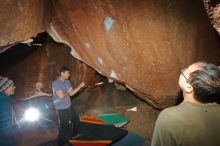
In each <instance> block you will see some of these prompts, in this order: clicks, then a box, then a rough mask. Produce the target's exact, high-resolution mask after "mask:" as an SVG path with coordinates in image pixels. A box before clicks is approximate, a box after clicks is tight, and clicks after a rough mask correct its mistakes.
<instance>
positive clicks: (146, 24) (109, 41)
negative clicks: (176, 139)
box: [47, 0, 219, 108]
mask: <svg viewBox="0 0 220 146" xmlns="http://www.w3.org/2000/svg"><path fill="white" fill-rule="evenodd" d="M52 8H53V17H52V21H51V23H50V27H49V28H48V29H47V32H48V33H49V34H50V35H51V36H52V37H53V38H54V40H56V41H58V42H62V43H65V44H67V45H68V46H70V47H71V49H72V52H71V53H72V55H73V56H74V57H76V58H78V59H80V60H82V61H83V62H85V63H86V64H88V65H89V66H91V67H92V68H94V69H95V70H97V71H98V72H100V73H101V74H103V75H105V76H107V77H109V78H112V79H114V80H117V81H120V82H122V83H124V84H126V86H127V87H128V88H129V89H131V90H132V91H133V92H134V93H135V94H137V95H138V96H140V97H141V98H142V99H144V100H145V101H147V102H149V103H150V104H152V105H153V106H155V107H158V108H164V107H167V106H170V105H173V104H174V101H175V99H176V97H175V96H176V95H177V92H178V90H179V87H178V77H179V72H180V69H182V68H184V67H186V66H188V65H189V64H191V63H193V62H195V61H199V60H205V61H210V62H215V61H216V60H217V58H218V57H219V50H218V49H219V44H218V41H217V38H216V36H215V34H214V31H213V29H212V26H211V24H210V23H209V21H208V17H207V14H206V12H205V9H204V5H203V3H202V1H200V0H193V1H191V0H184V1H175V0H171V1H164V0H157V1H155V0H148V1H144V0H143V1H137V0H105V1H101V0H94V1H90V0H81V1H78V0H62V1H56V0H53V2H52Z"/></svg>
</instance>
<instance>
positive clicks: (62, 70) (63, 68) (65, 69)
mask: <svg viewBox="0 0 220 146" xmlns="http://www.w3.org/2000/svg"><path fill="white" fill-rule="evenodd" d="M65 71H70V69H69V68H68V67H66V66H63V67H61V68H60V70H59V74H61V73H62V72H65Z"/></svg>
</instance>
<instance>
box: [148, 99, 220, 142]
mask: <svg viewBox="0 0 220 146" xmlns="http://www.w3.org/2000/svg"><path fill="white" fill-rule="evenodd" d="M151 146H220V105H218V104H216V103H207V104H194V103H191V102H186V101H184V102H182V103H181V104H180V105H178V106H175V107H171V108H167V109H165V110H163V111H162V112H161V113H160V115H159V117H158V119H157V121H156V126H155V130H154V134H153V139H152V142H151Z"/></svg>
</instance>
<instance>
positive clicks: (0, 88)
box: [0, 76, 18, 146]
mask: <svg viewBox="0 0 220 146" xmlns="http://www.w3.org/2000/svg"><path fill="white" fill-rule="evenodd" d="M14 92H15V86H14V83H13V81H12V80H9V79H8V78H7V77H2V76H0V145H3V146H15V145H16V137H15V134H16V131H17V130H18V127H17V125H16V124H15V123H14V121H15V119H14V116H13V111H12V107H11V106H12V104H13V103H14V102H15V101H16V100H15V99H13V98H11V97H10V95H12V94H14Z"/></svg>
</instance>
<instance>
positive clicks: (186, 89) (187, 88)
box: [185, 84, 193, 93]
mask: <svg viewBox="0 0 220 146" xmlns="http://www.w3.org/2000/svg"><path fill="white" fill-rule="evenodd" d="M185 92H186V93H192V92H193V87H192V86H191V85H190V84H188V85H187V86H186V88H185Z"/></svg>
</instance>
